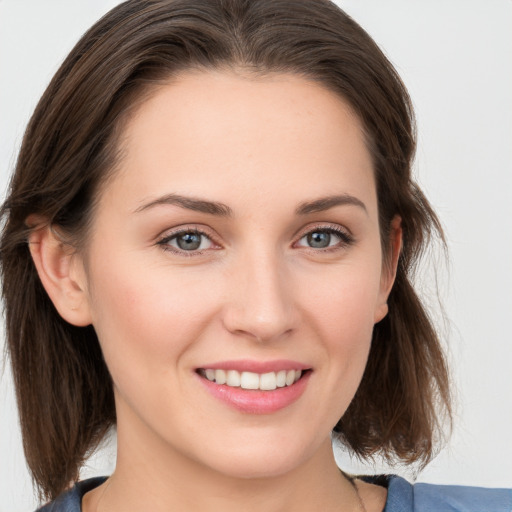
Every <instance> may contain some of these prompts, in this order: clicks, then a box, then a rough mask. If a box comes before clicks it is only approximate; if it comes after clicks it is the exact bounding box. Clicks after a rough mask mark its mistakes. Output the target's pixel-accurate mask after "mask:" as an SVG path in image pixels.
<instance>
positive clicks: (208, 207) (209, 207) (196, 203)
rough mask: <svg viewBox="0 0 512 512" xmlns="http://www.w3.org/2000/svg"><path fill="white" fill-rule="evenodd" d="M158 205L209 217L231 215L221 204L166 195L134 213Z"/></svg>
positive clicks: (176, 195)
mask: <svg viewBox="0 0 512 512" xmlns="http://www.w3.org/2000/svg"><path fill="white" fill-rule="evenodd" d="M160 205H176V206H180V207H181V208H186V209H187V210H193V211H196V212H201V213H208V214H210V215H218V216H220V217H230V216H231V215H232V214H233V210H231V208H230V207H229V206H227V205H225V204H223V203H218V202H215V201H206V200H205V199H199V198H196V197H185V196H180V195H178V194H167V195H165V196H162V197H159V198H157V199H154V200H153V201H150V202H149V203H146V204H143V205H142V206H140V207H139V208H137V209H136V210H135V213H139V212H142V211H145V210H148V209H149V208H153V207H155V206H160Z"/></svg>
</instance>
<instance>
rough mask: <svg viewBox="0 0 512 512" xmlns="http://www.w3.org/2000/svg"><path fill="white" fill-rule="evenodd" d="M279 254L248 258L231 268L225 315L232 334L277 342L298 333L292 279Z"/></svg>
mask: <svg viewBox="0 0 512 512" xmlns="http://www.w3.org/2000/svg"><path fill="white" fill-rule="evenodd" d="M287 274H288V273H287V271H286V268H285V265H284V263H283V262H282V261H280V259H279V257H278V256H277V255H273V254H268V253H267V254H262V252H261V251H258V254H251V255H246V256H245V257H243V258H241V259H240V261H238V262H237V263H236V265H235V266H234V268H231V272H230V274H229V280H230V284H229V286H228V287H227V290H228V291H227V295H228V296H227V297H226V302H225V308H224V312H223V323H224V327H225V328H226V329H227V330H228V331H229V332H231V333H232V334H235V335H238V336H242V337H245V338H248V339H252V340H255V341H259V342H267V341H273V340H277V339H279V338H281V337H283V336H285V335H287V334H289V333H291V331H293V330H294V328H295V327H296V324H297V318H298V315H297V312H296V308H295V307H294V301H293V293H292V289H291V280H290V279H289V278H288V275H287Z"/></svg>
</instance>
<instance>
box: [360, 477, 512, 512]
mask: <svg viewBox="0 0 512 512" xmlns="http://www.w3.org/2000/svg"><path fill="white" fill-rule="evenodd" d="M372 480H373V481H372ZM366 481H370V482H371V483H376V484H380V485H384V486H385V487H387V489H388V496H387V501H386V507H385V509H384V512H511V511H512V489H490V488H484V487H467V486H461V485H434V484H424V483H417V484H411V483H409V482H408V481H407V480H405V479H403V478H401V477H399V476H387V477H377V478H375V479H369V480H368V479H366Z"/></svg>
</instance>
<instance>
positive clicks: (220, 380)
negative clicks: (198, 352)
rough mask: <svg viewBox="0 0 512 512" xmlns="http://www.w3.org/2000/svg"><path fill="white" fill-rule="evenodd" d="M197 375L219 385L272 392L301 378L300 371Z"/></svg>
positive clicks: (210, 371)
mask: <svg viewBox="0 0 512 512" xmlns="http://www.w3.org/2000/svg"><path fill="white" fill-rule="evenodd" d="M198 373H199V374H200V375H201V376H202V377H205V378H206V379H208V380H209V381H210V382H215V383H216V384H219V385H226V386H229V387H233V388H242V389H248V390H261V391H273V390H274V389H277V388H284V387H287V386H291V385H292V384H294V383H295V382H297V381H298V380H299V379H300V378H301V376H302V370H279V371H277V372H266V373H254V372H247V371H246V372H239V371H237V370H225V369H213V368H206V369H203V368H201V369H199V370H198Z"/></svg>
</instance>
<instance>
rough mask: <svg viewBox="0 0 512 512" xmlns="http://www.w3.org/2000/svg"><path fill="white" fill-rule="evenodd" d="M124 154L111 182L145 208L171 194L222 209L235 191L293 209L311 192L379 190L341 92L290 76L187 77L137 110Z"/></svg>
mask: <svg viewBox="0 0 512 512" xmlns="http://www.w3.org/2000/svg"><path fill="white" fill-rule="evenodd" d="M122 154H123V155H124V156H123V159H122V162H121V165H120V166H119V167H120V172H119V177H118V179H117V180H114V181H118V182H119V181H122V186H123V187H124V194H125V195H128V196H133V200H134V201H139V202H141V201H144V200H146V199H147V198H149V197H151V196H154V195H155V194H158V193H165V192H167V193H171V192H173V193H185V194H186V193H193V194H194V195H199V196H204V197H214V198H215V199H217V200H220V201H225V202H226V201H227V200H229V199H230V196H231V199H232V198H233V197H232V196H233V195H234V194H236V193H238V195H245V196H246V198H247V199H254V198H255V197H257V196H258V195H260V196H267V198H268V200H269V201H270V200H272V199H274V200H275V199H276V198H280V200H281V201H282V200H284V199H285V197H286V198H290V200H293V201H296V202H297V201H302V200H304V194H305V193H306V192H307V193H308V194H309V195H311V196H315V195H328V194H332V193H333V192H339V193H351V194H355V193H357V194H359V195H361V194H363V195H366V196H367V197H366V198H365V199H366V200H367V201H368V200H369V197H368V194H370V195H374V192H375V191H374V188H375V187H374V179H373V170H372V162H371V156H370V154H369V152H368V150H367V147H366V144H365V137H364V133H363V129H362V126H361V123H360V121H359V119H358V118H357V116H356V115H355V114H354V113H353V111H352V109H351V108H350V106H349V105H348V104H347V103H346V102H344V101H343V100H342V99H341V97H339V96H338V95H336V94H335V93H333V92H331V91H330V90H327V89H326V88H324V87H323V86H321V85H319V84H318V83H316V82H313V81H311V80H307V79H305V78H303V77H299V76H296V75H293V74H270V75H266V76H264V77H252V76H250V77H249V76H245V75H240V74H235V73H234V72H221V71H208V72H206V71H197V72H187V73H184V74H182V75H180V76H179V77H177V78H176V79H174V80H173V81H172V82H170V83H168V84H165V85H161V86H158V87H157V88H156V89H155V91H154V92H153V94H152V95H151V96H150V97H149V99H147V100H146V101H144V102H143V103H142V104H141V105H140V106H139V107H138V109H137V110H136V112H135V114H134V115H133V116H132V117H131V118H130V120H129V121H128V123H127V124H126V127H125V132H124V136H123V137H122ZM333 187H339V190H336V191H333ZM248 196H251V197H248ZM252 196H254V197H252ZM283 196H285V197H283ZM261 199H263V197H261ZM372 199H373V197H372Z"/></svg>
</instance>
